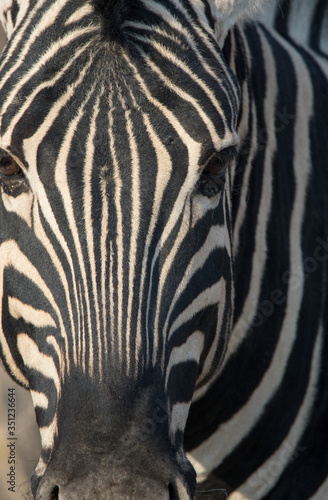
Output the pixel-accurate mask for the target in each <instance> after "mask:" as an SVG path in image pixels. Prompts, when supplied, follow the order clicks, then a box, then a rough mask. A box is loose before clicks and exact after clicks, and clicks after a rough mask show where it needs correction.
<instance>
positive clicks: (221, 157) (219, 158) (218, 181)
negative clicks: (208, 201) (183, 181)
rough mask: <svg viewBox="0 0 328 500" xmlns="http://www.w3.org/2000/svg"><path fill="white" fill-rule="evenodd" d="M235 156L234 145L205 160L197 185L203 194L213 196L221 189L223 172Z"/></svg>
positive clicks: (223, 180)
mask: <svg viewBox="0 0 328 500" xmlns="http://www.w3.org/2000/svg"><path fill="white" fill-rule="evenodd" d="M235 156H236V148H235V147H229V148H226V149H224V150H222V151H220V152H219V153H218V152H215V153H213V155H212V156H211V157H210V159H209V160H208V161H207V163H206V165H205V167H204V169H203V171H202V173H201V176H200V179H199V181H198V186H197V187H198V189H199V191H200V192H201V193H202V194H203V195H205V196H207V197H208V198H212V196H215V195H216V194H218V193H219V192H220V191H221V190H222V188H223V186H224V182H225V179H224V174H225V172H226V170H227V168H228V166H229V165H230V164H231V162H232V160H233V159H234V158H235Z"/></svg>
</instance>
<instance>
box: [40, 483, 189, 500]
mask: <svg viewBox="0 0 328 500" xmlns="http://www.w3.org/2000/svg"><path fill="white" fill-rule="evenodd" d="M155 498H156V500H179V499H180V498H181V497H180V496H179V494H178V493H177V490H176V488H175V486H174V484H173V483H170V484H169V485H168V486H164V485H160V484H154V481H147V480H146V479H145V478H140V479H139V481H137V482H136V481H132V484H131V483H130V482H129V483H126V484H124V483H123V484H114V485H109V486H107V487H104V488H101V489H100V490H99V489H98V488H95V486H94V481H93V480H92V478H89V479H87V480H86V481H81V480H78V479H77V480H76V481H74V480H73V481H72V483H70V484H68V485H67V486H65V487H58V486H51V485H49V484H48V485H47V486H46V487H43V488H41V489H40V491H38V493H37V495H36V500H154V499H155ZM183 498H184V499H186V498H187V497H185V496H184V497H183Z"/></svg>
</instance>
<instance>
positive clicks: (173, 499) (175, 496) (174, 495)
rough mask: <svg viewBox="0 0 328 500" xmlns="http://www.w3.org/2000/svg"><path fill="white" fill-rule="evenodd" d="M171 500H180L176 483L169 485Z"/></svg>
mask: <svg viewBox="0 0 328 500" xmlns="http://www.w3.org/2000/svg"><path fill="white" fill-rule="evenodd" d="M169 500H179V495H178V492H177V489H176V486H175V484H174V483H170V484H169Z"/></svg>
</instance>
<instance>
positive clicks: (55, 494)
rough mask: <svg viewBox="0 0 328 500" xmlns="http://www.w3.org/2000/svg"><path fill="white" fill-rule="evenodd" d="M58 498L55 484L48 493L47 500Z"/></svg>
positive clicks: (56, 499) (57, 489)
mask: <svg viewBox="0 0 328 500" xmlns="http://www.w3.org/2000/svg"><path fill="white" fill-rule="evenodd" d="M58 499H59V488H58V486H55V487H54V488H53V490H52V491H51V493H50V497H49V500H58Z"/></svg>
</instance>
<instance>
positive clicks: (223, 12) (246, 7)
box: [207, 0, 274, 46]
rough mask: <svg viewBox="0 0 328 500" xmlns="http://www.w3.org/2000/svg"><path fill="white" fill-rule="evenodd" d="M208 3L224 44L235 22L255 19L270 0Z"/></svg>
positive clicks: (221, 0) (210, 1) (235, 0)
mask: <svg viewBox="0 0 328 500" xmlns="http://www.w3.org/2000/svg"><path fill="white" fill-rule="evenodd" d="M272 1H274V0H271V2H272ZM207 3H208V5H209V6H210V9H211V13H212V17H213V20H214V23H215V34H216V37H217V40H218V42H219V45H221V46H222V45H223V43H224V39H225V37H226V34H227V32H228V30H229V29H230V28H231V27H232V26H233V25H234V24H236V23H237V22H240V21H244V20H249V19H254V18H255V17H256V15H257V13H258V12H259V11H260V10H261V9H262V8H263V7H264V6H265V4H266V3H269V0H207Z"/></svg>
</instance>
